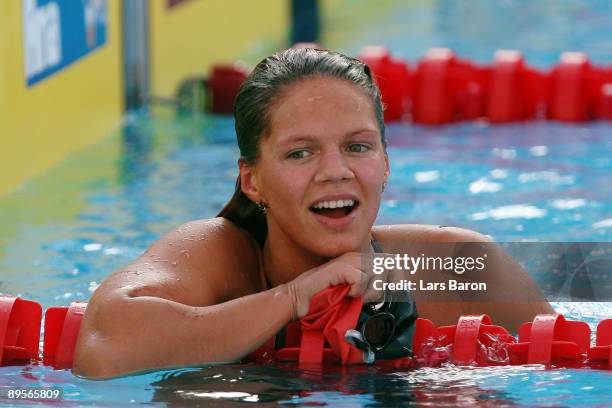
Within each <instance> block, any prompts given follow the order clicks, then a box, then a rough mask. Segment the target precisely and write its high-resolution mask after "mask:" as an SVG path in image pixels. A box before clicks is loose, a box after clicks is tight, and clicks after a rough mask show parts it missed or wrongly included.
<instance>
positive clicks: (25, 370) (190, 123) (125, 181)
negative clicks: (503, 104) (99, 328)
mask: <svg viewBox="0 0 612 408" xmlns="http://www.w3.org/2000/svg"><path fill="white" fill-rule="evenodd" d="M611 136H612V126H609V125H607V124H591V125H588V126H573V125H560V124H554V123H530V124H519V125H511V126H505V127H487V126H484V125H482V124H463V125H459V126H450V127H446V128H443V129H431V128H419V127H413V126H403V125H402V126H400V125H395V126H390V128H389V154H390V158H391V163H392V178H391V181H390V183H389V188H388V190H387V191H386V193H385V196H384V201H383V204H382V207H381V211H380V215H379V220H378V221H379V223H399V222H420V223H443V224H451V225H460V226H465V227H468V228H474V229H476V230H479V231H482V232H484V233H486V234H489V235H491V236H493V237H494V238H495V239H497V240H500V241H515V240H541V241H550V240H555V241H585V240H586V241H612V227H611V226H610V219H612V193H611V192H610V190H609V189H607V185H608V183H609V175H610V157H612V137H611ZM119 137H120V136H119V135H115V136H113V137H111V139H112V140H110V141H109V142H111V143H112V142H113V140H115V139H118V138H119ZM123 137H124V138H126V139H128V140H129V142H128V146H129V147H127V148H125V149H124V151H123V152H122V153H121V154H119V155H116V156H113V155H109V156H105V155H106V154H108V153H106V152H107V150H108V149H104V148H103V147H96V148H94V149H93V151H94V153H96V152H97V153H99V155H100V156H101V157H100V160H101V161H106V160H109V161H114V164H113V166H116V168H117V172H116V173H114V174H112V176H106V175H104V174H99V175H97V176H96V175H95V174H92V175H91V176H90V177H89V178H87V179H86V181H84V182H83V183H82V184H81V185H79V188H78V189H77V192H76V193H75V192H74V191H67V190H68V189H62V188H53V189H51V190H48V191H40V190H42V189H44V186H45V185H52V186H59V187H61V186H62V183H63V182H64V181H63V180H61V179H58V180H52V182H47V180H45V178H42V179H41V180H35V181H33V182H32V183H31V184H30V185H28V186H26V187H25V189H24V191H22V192H21V193H18V196H19V195H20V194H21V195H24V196H27V197H29V196H30V195H31V194H43V195H44V197H43V196H41V197H40V200H39V201H32V200H30V201H28V202H22V203H21V204H22V207H21V211H22V212H24V213H25V214H37V213H38V212H39V211H40V208H37V207H39V206H40V204H41V202H47V203H62V202H64V203H68V202H70V201H75V200H76V201H82V202H83V203H84V205H83V206H82V207H81V209H80V210H79V211H78V212H76V213H75V214H74V215H73V216H72V217H70V218H67V219H64V220H54V219H47V220H46V221H45V222H34V221H28V219H26V218H23V219H21V220H16V221H14V220H9V219H7V220H4V221H6V222H8V223H11V222H12V223H14V224H17V225H16V231H17V232H16V233H15V235H14V236H12V237H10V238H9V237H8V236H6V235H5V236H3V239H4V240H3V246H4V247H3V251H4V256H3V257H2V259H1V260H0V273H1V275H0V276H2V291H3V292H4V293H12V294H19V295H22V296H24V297H26V298H30V299H35V300H37V301H39V302H41V303H42V304H43V307H49V306H53V305H67V304H69V303H70V302H71V301H74V300H87V298H88V297H89V296H90V295H91V293H92V291H93V290H95V288H96V286H97V284H98V283H99V282H100V281H101V280H102V279H104V277H105V276H107V275H108V274H109V273H110V272H112V271H113V270H114V269H116V268H118V267H120V266H122V265H124V264H126V263H127V262H129V261H130V260H132V259H134V258H135V257H137V256H139V255H140V254H141V253H142V252H143V251H144V250H145V249H146V248H147V247H148V245H150V243H151V242H152V241H154V240H155V239H156V238H158V237H159V236H160V235H161V234H163V233H164V232H166V231H168V230H169V229H171V228H173V227H175V226H176V225H178V224H180V223H182V222H184V221H187V220H190V219H195V218H204V217H210V216H213V215H214V214H215V213H216V212H217V211H218V210H219V208H220V207H221V206H222V204H223V203H224V202H225V200H226V199H227V197H229V196H230V194H231V192H232V190H233V183H234V180H235V176H236V168H235V160H236V157H237V153H238V152H237V148H236V146H235V142H234V139H233V138H234V135H233V131H232V120H231V119H230V118H223V117H215V118H210V117H209V118H199V117H196V118H193V119H183V120H180V121H175V120H169V119H163V118H149V117H145V116H140V117H136V118H134V120H133V121H132V123H131V124H130V125H129V126H127V127H126V129H125V132H124V135H123ZM115 141H117V142H118V140H115ZM81 156H85V157H83V158H81ZM88 156H89V153H86V154H83V155H75V156H73V157H71V158H70V159H69V161H70V162H72V164H70V165H68V167H72V166H76V167H81V166H84V167H87V166H88V165H89V166H91V164H88V163H89V158H88ZM45 177H46V178H49V177H51V178H53V177H55V175H54V173H53V172H52V173H50V174H49V175H47V176H45ZM13 199H14V200H17V198H13ZM41 200H44V201H41ZM23 206H30V208H28V207H26V208H24V207H23ZM34 218H36V217H34ZM519 226H520V227H519ZM555 306H556V308H557V310H558V311H559V312H562V313H565V314H566V315H567V316H569V317H574V318H578V319H582V320H585V321H587V322H589V323H591V325H592V327H593V328H594V324H595V323H596V322H597V321H599V320H601V319H603V318H606V317H610V316H612V306H611V305H610V304H608V303H571V302H566V303H557V304H555ZM611 380H612V373H611V372H606V371H595V370H567V369H561V370H552V371H546V370H543V369H542V367H539V366H533V367H503V368H473V369H464V368H455V367H447V368H442V369H421V370H416V371H413V372H380V371H377V369H375V368H371V367H370V368H351V369H347V370H331V371H329V372H327V371H326V372H325V373H324V374H323V377H321V375H320V374H317V373H308V372H301V371H298V370H296V368H295V367H292V366H287V367H277V366H270V367H261V366H256V365H249V364H246V365H239V364H233V365H223V366H210V367H204V368H190V369H181V370H171V371H165V372H156V373H150V374H144V375H140V376H133V377H127V378H122V379H117V380H112V381H104V382H95V381H86V380H82V379H78V378H76V377H74V376H73V375H72V374H71V373H70V372H67V371H53V370H51V369H48V368H45V367H40V366H27V367H2V368H0V388H4V389H6V387H14V386H17V385H20V386H25V385H33V384H39V383H40V384H45V385H48V386H52V385H54V386H60V387H61V388H63V389H64V398H65V400H67V402H70V401H72V402H74V403H75V404H76V405H80V404H91V405H96V406H97V405H99V406H117V405H121V404H129V403H130V402H132V401H134V402H137V403H144V402H151V403H156V404H159V405H160V406H165V404H166V403H170V402H172V401H173V402H175V403H176V404H178V405H183V404H186V403H188V402H189V403H194V404H195V403H198V402H199V403H212V402H215V403H216V404H217V405H225V403H227V404H230V405H231V404H233V403H236V402H237V401H242V402H244V403H247V402H257V401H258V402H275V403H281V404H288V405H313V404H314V405H319V404H331V405H336V404H339V403H340V404H346V405H349V404H353V405H356V406H362V405H370V404H373V405H376V404H381V405H383V406H384V405H389V404H393V403H398V402H402V401H403V402H406V401H427V402H429V403H432V404H435V405H436V406H439V405H443V404H447V405H448V406H457V405H474V404H482V405H487V404H494V405H495V406H498V405H500V404H501V405H503V404H507V405H516V404H519V405H520V404H527V405H531V404H534V405H539V406H567V405H584V406H596V405H602V404H604V405H605V404H607V402H608V399H609V394H610V391H611V388H610V383H611V382H610V381H611ZM304 390H309V392H304Z"/></svg>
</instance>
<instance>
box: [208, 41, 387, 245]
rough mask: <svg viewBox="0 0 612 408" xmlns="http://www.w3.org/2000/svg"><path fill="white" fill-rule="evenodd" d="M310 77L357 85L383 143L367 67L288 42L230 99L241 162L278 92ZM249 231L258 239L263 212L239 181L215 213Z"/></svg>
mask: <svg viewBox="0 0 612 408" xmlns="http://www.w3.org/2000/svg"><path fill="white" fill-rule="evenodd" d="M312 77H327V78H338V79H342V80H345V81H348V82H350V83H352V84H354V85H355V86H357V87H359V88H361V89H362V90H363V91H364V92H365V93H366V94H367V95H368V96H369V97H370V98H371V99H372V103H373V105H374V110H375V113H376V120H377V121H378V126H379V128H380V136H381V141H382V145H383V147H384V148H385V149H386V139H385V122H384V117H383V105H382V102H381V98H380V91H379V89H378V86H377V85H376V82H375V81H374V79H373V77H372V73H371V71H370V68H369V67H368V66H367V65H366V64H364V63H363V62H361V61H359V60H357V59H354V58H350V57H347V56H345V55H343V54H340V53H337V52H332V51H326V50H317V49H313V48H291V49H288V50H284V51H280V52H277V53H276V54H273V55H271V56H269V57H267V58H265V59H264V60H262V61H261V62H260V63H259V64H257V66H256V67H255V69H254V70H253V72H251V74H250V75H249V76H248V78H247V79H246V80H245V81H244V83H243V84H242V86H241V87H240V90H239V91H238V95H237V96H236V99H235V101H234V119H235V127H236V135H237V137H238V147H239V148H240V157H241V160H243V161H244V162H245V163H246V164H247V165H249V166H253V165H255V164H256V163H257V160H258V159H259V155H260V147H261V140H262V138H263V137H264V136H265V135H266V134H268V132H269V130H270V129H269V126H270V110H271V108H272V107H273V105H274V104H275V102H276V101H278V100H280V99H281V98H282V95H283V92H284V91H285V90H286V89H287V88H288V87H289V85H291V84H294V83H296V82H298V81H301V80H304V79H307V78H312ZM218 216H219V217H224V218H226V219H228V220H230V221H232V222H233V223H234V224H236V225H237V226H239V227H241V228H242V229H244V230H246V231H248V232H249V233H251V235H252V236H253V237H254V238H255V239H256V240H257V242H258V243H259V244H260V245H263V243H264V241H265V239H266V235H267V224H266V216H265V214H263V213H262V212H261V211H260V210H259V208H258V207H257V205H256V203H254V202H253V201H251V200H250V199H249V198H248V197H247V196H246V195H245V194H244V193H243V192H242V189H241V187H240V175H239V176H238V180H237V181H236V191H235V192H234V195H233V196H232V198H231V199H230V201H229V202H228V203H227V204H226V205H225V207H224V208H223V209H222V210H221V212H220V213H219V214H218Z"/></svg>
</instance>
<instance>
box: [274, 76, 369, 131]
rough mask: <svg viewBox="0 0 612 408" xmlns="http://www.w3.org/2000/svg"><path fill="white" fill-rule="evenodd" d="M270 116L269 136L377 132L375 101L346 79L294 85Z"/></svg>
mask: <svg viewBox="0 0 612 408" xmlns="http://www.w3.org/2000/svg"><path fill="white" fill-rule="evenodd" d="M268 113H269V116H268V117H269V121H270V122H269V134H270V135H274V134H276V135H279V136H284V137H289V136H291V135H295V134H304V135H310V136H316V135H318V134H320V133H335V134H347V133H351V132H356V131H358V130H362V129H371V130H373V131H375V132H378V122H377V120H376V112H375V109H374V104H373V102H372V98H371V97H370V96H369V95H368V94H367V93H366V92H365V91H364V90H362V89H361V88H359V87H358V86H357V85H354V84H352V83H350V82H349V81H346V80H343V79H337V78H327V77H314V78H308V79H304V80H302V81H299V82H297V83H294V84H291V85H289V86H288V87H287V88H286V89H285V90H284V92H283V94H282V95H281V96H280V98H279V99H278V100H277V101H276V103H275V104H274V105H273V106H272V107H271V108H270V111H269V112H268Z"/></svg>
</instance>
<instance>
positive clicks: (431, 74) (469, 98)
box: [181, 44, 612, 125]
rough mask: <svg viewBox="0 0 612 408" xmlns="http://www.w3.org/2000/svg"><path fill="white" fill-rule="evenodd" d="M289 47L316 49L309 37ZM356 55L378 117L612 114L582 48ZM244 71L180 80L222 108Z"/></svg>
mask: <svg viewBox="0 0 612 408" xmlns="http://www.w3.org/2000/svg"><path fill="white" fill-rule="evenodd" d="M297 47H298V48H300V47H317V48H321V47H320V46H319V45H316V44H300V45H298V46H297ZM358 58H359V59H361V60H362V61H363V62H365V63H366V64H368V66H369V67H370V69H371V70H372V73H373V76H374V79H375V80H376V82H377V83H378V86H379V88H380V92H381V97H382V101H383V104H384V105H385V111H384V117H385V121H386V122H396V121H407V120H410V119H411V120H412V121H413V122H415V123H420V124H425V125H443V124H448V123H453V122H456V121H461V120H475V119H486V120H488V121H489V122H491V123H508V122H519V121H524V120H529V119H534V118H539V117H546V118H548V119H551V120H558V121H564V122H583V121H586V120H593V119H606V120H612V66H609V67H597V66H595V65H593V64H592V63H591V62H590V61H589V59H588V56H587V55H586V54H584V53H579V52H566V53H563V54H562V55H561V57H560V60H559V63H558V64H557V65H555V66H553V67H552V68H551V69H549V70H539V69H536V68H534V67H531V66H529V65H528V64H527V63H526V62H525V60H524V58H523V56H522V55H521V53H520V52H519V51H515V50H499V51H497V52H496V53H495V56H494V60H493V63H492V64H490V65H482V64H476V63H474V62H471V61H468V60H466V59H460V58H458V57H457V56H456V55H455V53H454V52H453V51H452V50H450V49H447V48H434V49H430V50H429V51H427V53H426V54H425V56H424V57H423V58H422V59H421V60H420V61H418V62H417V63H416V64H415V65H414V66H415V67H416V69H415V70H413V69H412V68H411V65H410V64H409V63H408V62H407V61H404V60H401V59H399V58H396V57H393V56H392V54H391V53H390V52H389V50H388V49H386V48H385V47H380V46H367V47H364V48H363V49H362V51H361V52H360V54H359V56H358ZM248 75H249V70H248V69H246V68H245V67H243V66H242V65H240V64H233V65H232V64H220V65H214V66H213V69H212V72H211V74H210V75H209V76H208V78H207V79H202V78H200V79H198V80H195V81H194V80H193V79H192V80H188V81H187V82H186V83H185V84H186V88H189V86H187V85H189V84H191V86H196V88H197V87H199V86H202V83H203V84H204V85H205V87H206V89H207V90H208V93H207V95H206V97H207V101H206V104H205V109H206V111H208V112H211V113H215V114H230V113H232V112H233V102H234V99H235V97H236V95H237V93H238V90H239V88H240V85H241V84H242V82H243V81H244V80H245V79H246V78H247V76H248ZM181 89H183V87H181ZM198 89H199V88H198ZM198 106H199V105H198Z"/></svg>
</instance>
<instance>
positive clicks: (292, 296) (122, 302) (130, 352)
mask: <svg viewBox="0 0 612 408" xmlns="http://www.w3.org/2000/svg"><path fill="white" fill-rule="evenodd" d="M254 245H255V244H254V243H253V242H252V241H251V240H250V238H249V237H248V235H246V233H245V232H243V231H242V230H240V229H238V228H237V227H235V226H234V225H233V224H231V223H230V222H229V221H227V220H220V219H216V220H210V221H200V222H195V223H190V224H186V225H185V226H183V227H181V228H179V229H177V230H175V231H173V232H171V233H170V234H168V235H166V236H165V237H164V238H162V239H161V240H160V241H158V242H157V243H155V244H154V245H153V246H152V247H151V249H150V250H149V251H147V252H146V253H145V254H144V255H143V256H142V257H141V258H140V259H139V260H137V261H136V262H135V263H133V264H132V265H130V266H128V267H126V268H124V269H122V270H120V271H118V272H116V273H115V274H113V275H112V276H111V277H109V279H107V280H106V281H104V282H103V283H102V284H101V285H100V287H99V288H98V290H97V291H96V292H95V294H94V296H93V297H92V299H91V301H90V302H89V304H88V306H87V310H86V313H85V317H84V320H83V324H82V326H81V331H80V334H79V339H78V342H77V346H76V353H75V361H74V367H73V371H74V373H75V374H77V375H82V376H85V377H94V378H106V377H112V376H117V375H122V374H126V373H130V372H135V371H142V370H149V369H158V368H167V367H175V366H183V365H190V364H191V365H193V364H203V363H207V362H222V361H232V360H236V359H239V358H240V357H242V356H245V355H247V354H248V353H250V352H252V351H253V350H255V349H257V348H258V347H259V346H261V345H262V344H263V343H265V342H266V341H267V340H268V339H270V338H271V337H273V336H274V335H275V334H276V333H277V332H278V331H279V330H280V329H281V328H282V327H283V326H284V325H285V324H287V323H288V322H289V321H291V320H293V319H295V318H298V317H302V316H303V315H304V314H306V311H307V309H308V304H309V302H310V298H311V297H312V295H314V294H315V293H317V292H319V291H320V290H323V289H325V288H326V287H328V286H330V285H335V284H340V283H349V284H351V285H352V291H351V294H352V295H360V294H361V293H363V291H364V290H365V288H366V286H367V285H366V279H364V277H363V272H362V271H361V265H362V263H361V258H360V256H359V255H357V254H347V255H343V256H341V257H339V258H336V259H334V260H332V261H330V262H328V263H327V264H324V265H322V266H320V267H318V268H315V269H312V270H310V271H306V272H304V273H303V274H302V275H300V276H299V277H298V278H296V279H295V280H293V281H291V282H288V283H286V284H284V285H279V286H277V287H276V288H273V289H270V290H264V282H263V275H262V274H261V273H260V272H259V271H258V269H259V261H258V253H257V250H256V249H255V247H254Z"/></svg>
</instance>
